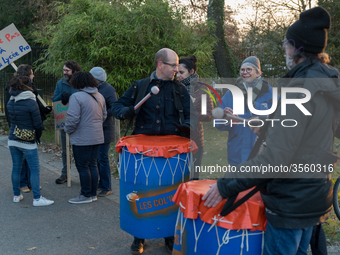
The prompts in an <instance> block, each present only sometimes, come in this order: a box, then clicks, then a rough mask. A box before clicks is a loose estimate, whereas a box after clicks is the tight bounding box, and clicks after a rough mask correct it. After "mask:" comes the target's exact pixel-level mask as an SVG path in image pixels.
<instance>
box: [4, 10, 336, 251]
mask: <svg viewBox="0 0 340 255" xmlns="http://www.w3.org/2000/svg"><path fill="white" fill-rule="evenodd" d="M329 28H330V16H329V14H328V13H327V12H326V11H325V10H324V9H323V8H321V7H316V8H313V9H310V10H307V11H305V12H302V13H301V14H300V18H299V20H297V21H296V22H295V23H294V24H293V25H291V26H290V27H289V28H288V31H287V34H286V38H285V40H284V41H283V49H284V52H285V56H286V63H287V68H288V70H289V71H288V72H287V74H286V75H285V76H284V77H283V79H281V80H280V81H279V86H280V87H302V88H306V89H308V90H309V91H310V93H311V94H312V97H311V100H310V101H309V102H307V103H306V104H305V107H306V108H307V109H308V111H309V112H311V115H310V116H306V115H304V114H303V113H302V112H301V111H299V110H297V109H294V108H293V107H290V106H289V107H287V112H286V115H285V116H284V118H285V119H297V120H298V123H299V124H298V126H297V127H294V128H286V127H284V126H282V125H275V126H270V123H269V122H267V123H266V125H265V126H264V127H261V128H253V127H251V126H250V127H248V126H246V127H244V126H242V125H238V123H237V122H232V121H230V122H228V124H223V125H222V124H220V125H217V129H218V130H220V131H228V133H229V134H228V152H227V155H228V162H229V164H230V165H233V166H235V167H236V169H240V167H241V166H247V165H249V166H251V165H261V164H268V165H273V166H275V165H280V164H283V165H287V164H291V163H298V164H318V163H320V162H322V164H334V163H335V162H336V161H337V160H338V159H339V157H338V156H337V155H336V154H334V153H333V150H332V146H333V139H334V133H335V130H334V125H333V123H334V122H335V117H334V116H336V114H337V113H338V111H339V110H340V109H339V106H338V105H340V104H339V101H340V95H339V91H340V89H339V85H338V84H337V82H336V81H337V79H338V77H339V72H338V70H336V69H335V68H333V67H331V66H329V65H328V61H329V58H328V57H327V55H326V54H325V53H324V50H325V48H326V45H327V30H328V29H329ZM154 63H155V71H154V72H153V73H152V74H151V75H150V77H147V78H145V79H142V80H139V81H136V82H134V83H133V84H132V85H131V87H130V88H129V89H127V91H126V92H125V93H124V94H123V95H122V96H121V97H119V98H118V99H117V97H116V92H115V89H114V88H113V87H112V86H111V85H110V84H108V83H107V82H106V79H107V74H106V71H105V70H104V69H103V68H101V67H94V68H92V69H91V70H90V71H89V72H85V71H82V70H81V67H80V66H79V64H78V63H77V62H76V61H66V62H65V63H64V65H63V73H64V77H63V79H61V80H60V81H58V83H57V85H56V88H55V93H54V95H53V101H54V102H55V101H59V100H61V101H62V103H63V104H68V105H69V108H68V112H67V113H68V115H67V119H66V123H65V128H64V130H60V138H61V146H62V161H63V168H62V170H61V176H60V177H59V178H58V179H57V180H56V181H55V182H56V183H57V184H62V183H65V182H66V181H67V172H66V171H67V167H66V134H68V135H69V136H70V143H71V145H72V149H73V155H74V159H75V165H76V168H77V171H78V173H79V177H80V185H81V190H80V194H79V196H77V197H75V198H72V199H70V200H69V202H70V203H72V204H82V203H90V202H94V201H96V200H97V192H98V191H99V194H98V196H107V195H110V194H111V193H112V191H111V170H110V164H109V159H108V150H109V148H110V143H111V142H113V141H114V139H115V137H114V121H113V116H114V117H115V118H117V119H119V120H125V119H127V120H131V119H134V118H135V124H134V128H133V133H132V134H133V135H137V134H145V135H158V136H160V138H159V139H162V138H161V136H163V135H178V136H182V137H187V138H191V139H192V140H194V141H195V143H196V144H197V146H198V148H199V150H198V152H197V153H196V154H194V156H193V157H194V160H193V161H194V165H195V166H200V165H201V160H202V156H203V147H204V130H203V124H202V122H209V121H212V119H213V116H212V110H213V101H212V99H211V97H210V96H209V95H208V94H207V91H208V92H209V88H208V87H207V86H206V85H205V84H203V83H202V81H201V80H200V79H199V76H198V74H197V72H196V71H197V58H196V57H195V56H194V55H192V56H190V57H187V58H181V59H179V58H178V56H177V54H176V52H174V51H173V50H171V49H168V48H163V49H161V50H159V51H158V52H157V53H156V55H155V59H154ZM239 73H240V76H239V77H238V79H237V80H236V83H235V86H237V87H238V88H239V89H240V90H241V91H242V92H243V94H244V96H245V98H246V100H247V97H248V96H249V97H250V96H251V98H250V102H251V103H252V104H253V107H254V108H255V109H257V110H266V109H270V108H272V102H273V98H272V96H273V89H272V87H271V86H270V84H269V83H268V82H267V81H266V80H265V79H263V78H262V76H261V75H262V71H261V64H260V61H259V59H258V58H257V57H255V56H250V57H248V58H246V59H245V60H244V61H243V62H242V64H241V66H240V72H239ZM33 77H34V75H33V71H32V68H31V67H30V66H28V65H21V66H19V68H18V71H17V72H16V74H15V77H14V78H13V79H12V80H11V81H10V82H9V83H8V86H7V87H6V91H7V92H8V100H7V101H8V103H7V106H6V117H7V120H8V123H9V125H10V135H9V139H8V146H9V149H10V152H11V156H12V160H13V171H12V184H13V193H14V197H13V202H20V200H22V199H23V195H22V194H21V192H27V191H30V189H32V191H33V205H34V206H47V205H51V204H53V203H54V202H53V201H52V200H49V199H46V198H44V197H42V196H41V195H40V184H39V172H40V168H39V159H38V151H37V143H39V139H40V137H41V134H42V131H43V130H44V127H43V121H44V119H45V118H46V117H45V114H47V113H48V112H50V111H51V110H52V109H51V108H50V107H43V106H42V105H41V104H40V103H39V100H38V99H37V93H36V88H35V86H34V85H33ZM311 78H312V79H313V81H312V82H311V80H310V79H311ZM315 78H320V79H315ZM330 78H334V79H330ZM153 86H157V87H158V88H159V92H158V93H157V94H154V95H152V96H151V97H150V98H149V99H148V100H147V101H145V103H144V104H143V105H142V106H141V107H140V108H138V110H135V108H134V106H135V105H136V103H138V98H143V97H144V96H145V95H146V94H147V93H149V92H150V91H151V89H152V87H153ZM248 88H252V95H248V93H247V91H248ZM202 94H206V99H207V101H206V102H204V103H206V104H207V107H206V110H207V114H202V113H201V109H202V100H201V99H202ZM300 96H301V95H300V94H299V93H295V94H292V95H290V99H299V98H300ZM221 102H222V104H220V105H219V106H218V107H220V108H222V109H223V110H224V112H225V113H228V114H231V115H234V113H233V95H232V93H231V91H228V92H227V93H226V94H225V95H224V96H223V98H222V100H221ZM238 117H242V118H244V119H249V118H260V119H261V118H262V117H261V116H260V117H258V116H255V115H254V114H252V113H251V111H250V110H249V109H248V108H247V106H245V109H244V115H240V116H238ZM265 118H267V116H265ZM269 118H271V119H277V120H281V119H282V118H283V116H282V115H281V106H280V104H278V109H277V110H276V111H274V113H272V115H271V116H269ZM258 134H261V137H262V138H263V141H261V140H260V139H257V136H258ZM316 138H317V139H316ZM263 142H265V144H266V146H265V147H264V149H263V150H262V151H261V152H259V151H254V150H258V149H259V146H257V143H263ZM193 169H196V168H195V167H194V168H193ZM192 179H193V180H198V179H199V173H198V172H194V175H193V178H192ZM259 185H262V186H261V187H262V188H263V189H262V190H261V192H262V198H263V201H264V204H265V206H266V216H267V220H268V222H267V229H266V232H265V235H264V251H263V252H264V253H263V254H265V255H269V254H287V255H291V254H307V247H308V245H309V243H310V242H311V244H312V250H313V254H315V255H316V254H323V255H324V254H327V250H326V245H325V238H324V234H323V230H322V228H320V227H316V226H320V225H321V224H322V223H323V222H324V221H325V219H326V218H327V216H328V213H329V211H330V209H331V207H332V189H331V188H332V184H331V179H330V176H329V174H325V175H324V176H323V177H322V178H303V179H301V178H289V179H286V178H285V179H283V178H280V176H277V178H273V179H268V178H257V176H256V175H247V176H246V177H245V175H241V174H238V173H235V174H234V175H232V176H230V175H226V176H224V177H223V178H219V179H218V181H217V183H216V184H215V185H213V186H212V187H211V189H210V190H209V191H208V192H207V193H206V194H205V196H204V197H203V200H205V205H206V206H207V207H215V206H216V205H217V204H218V203H219V202H220V201H221V200H222V199H223V198H229V197H232V196H235V195H237V194H238V193H239V192H241V191H244V190H247V189H250V188H252V187H254V186H259ZM312 236H313V238H312ZM164 239H165V247H166V248H167V250H168V251H169V252H170V253H171V252H172V249H173V245H174V237H173V236H169V237H164ZM144 246H145V239H143V238H142V237H138V236H135V237H134V240H133V243H132V245H131V252H132V253H133V254H141V253H143V249H144Z"/></svg>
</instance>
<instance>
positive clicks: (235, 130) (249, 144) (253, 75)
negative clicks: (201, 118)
mask: <svg viewBox="0 0 340 255" xmlns="http://www.w3.org/2000/svg"><path fill="white" fill-rule="evenodd" d="M261 74H262V72H261V65H260V60H259V59H258V58H257V57H254V56H251V57H248V58H246V59H245V60H244V61H243V62H242V65H241V68H240V77H239V78H238V79H237V81H236V84H235V86H237V87H238V88H239V89H241V90H242V92H243V93H244V97H245V109H244V115H238V116H239V117H241V118H244V119H249V118H250V117H252V116H254V115H253V114H252V113H251V112H250V111H249V109H248V106H247V103H246V102H247V89H248V88H249V87H252V88H253V94H252V102H253V106H254V108H255V109H257V110H266V109H270V108H271V106H272V95H273V92H272V87H271V86H270V85H269V83H268V82H267V81H265V80H263V79H262V77H261ZM221 101H222V105H221V104H220V105H219V107H220V108H222V109H224V111H225V112H228V113H230V114H233V96H232V93H231V92H230V90H229V91H228V92H227V93H226V94H225V95H224V96H223V98H222V100H221ZM216 127H217V129H218V130H221V131H228V132H229V136H228V143H227V145H228V163H229V165H232V166H236V165H238V164H240V163H242V162H245V161H246V160H247V158H248V156H249V154H250V151H251V149H252V148H253V146H254V143H255V140H256V136H257V135H256V134H255V133H254V132H253V131H252V130H251V129H250V128H249V127H248V126H245V127H244V126H243V123H242V124H238V125H237V124H236V123H235V122H233V124H232V125H230V122H229V123H228V124H219V125H216Z"/></svg>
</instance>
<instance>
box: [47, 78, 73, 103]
mask: <svg viewBox="0 0 340 255" xmlns="http://www.w3.org/2000/svg"><path fill="white" fill-rule="evenodd" d="M63 92H68V93H71V94H73V93H76V92H77V90H76V89H74V88H72V87H71V85H70V83H68V82H67V81H66V80H65V79H61V80H59V81H58V82H57V85H56V87H55V90H54V95H53V97H52V101H53V102H55V101H59V100H61V94H62V93H63Z"/></svg>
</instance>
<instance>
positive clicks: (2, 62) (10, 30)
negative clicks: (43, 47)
mask: <svg viewBox="0 0 340 255" xmlns="http://www.w3.org/2000/svg"><path fill="white" fill-rule="evenodd" d="M30 51H31V47H30V46H29V45H28V43H27V42H26V40H25V39H24V37H23V36H22V35H21V34H20V33H19V31H18V29H17V28H16V27H15V25H14V24H13V23H12V24H11V25H9V26H7V27H5V28H4V29H2V30H1V31H0V70H1V69H4V68H5V67H6V66H8V65H10V64H12V63H13V62H14V61H15V60H17V59H19V58H21V57H22V56H24V55H25V54H27V53H28V52H30ZM13 64H14V63H13ZM14 66H15V65H14ZM14 66H13V67H14ZM14 69H15V67H14Z"/></svg>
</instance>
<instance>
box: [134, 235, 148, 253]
mask: <svg viewBox="0 0 340 255" xmlns="http://www.w3.org/2000/svg"><path fill="white" fill-rule="evenodd" d="M144 246H145V239H139V238H137V237H135V239H134V240H133V243H132V245H131V253H132V254H142V253H143V251H144V249H143V248H144Z"/></svg>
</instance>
